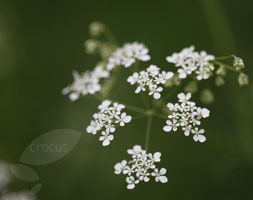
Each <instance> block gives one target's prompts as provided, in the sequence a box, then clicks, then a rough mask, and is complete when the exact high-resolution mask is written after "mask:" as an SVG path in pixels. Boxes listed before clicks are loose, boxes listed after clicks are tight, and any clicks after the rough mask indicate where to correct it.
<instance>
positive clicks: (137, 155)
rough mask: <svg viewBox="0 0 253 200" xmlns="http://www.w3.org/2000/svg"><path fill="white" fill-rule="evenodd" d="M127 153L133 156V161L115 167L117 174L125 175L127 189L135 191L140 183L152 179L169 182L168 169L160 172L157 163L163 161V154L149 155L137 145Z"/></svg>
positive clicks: (122, 162)
mask: <svg viewBox="0 0 253 200" xmlns="http://www.w3.org/2000/svg"><path fill="white" fill-rule="evenodd" d="M127 153H128V154H129V155H131V157H132V160H129V161H126V160H123V161H121V162H120V163H117V164H115V165H114V169H115V171H114V173H115V174H125V175H126V176H127V177H126V182H127V189H134V188H135V186H136V185H137V184H138V183H140V182H142V181H143V182H149V180H150V178H151V177H154V178H155V181H156V182H161V183H166V182H167V181H168V179H167V177H166V176H165V174H166V169H165V168H161V169H160V170H159V169H158V168H157V167H156V163H159V162H160V161H161V153H160V152H156V153H154V154H152V153H147V152H146V151H145V150H143V149H142V148H141V146H140V145H135V146H134V147H133V149H128V150H127Z"/></svg>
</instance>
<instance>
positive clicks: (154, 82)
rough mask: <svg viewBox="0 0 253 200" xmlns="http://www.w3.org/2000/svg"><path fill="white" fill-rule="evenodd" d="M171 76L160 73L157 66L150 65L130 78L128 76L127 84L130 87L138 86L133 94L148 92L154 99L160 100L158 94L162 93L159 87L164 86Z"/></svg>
mask: <svg viewBox="0 0 253 200" xmlns="http://www.w3.org/2000/svg"><path fill="white" fill-rule="evenodd" d="M173 75H174V73H173V72H166V71H160V68H158V67H157V66H155V65H150V66H149V67H148V68H147V69H146V70H143V71H141V72H139V73H137V72H135V73H134V74H133V75H132V76H129V77H128V79H127V82H129V83H130V84H131V85H134V84H137V85H138V87H137V89H136V90H135V93H140V92H141V91H146V90H149V93H148V94H149V95H153V97H154V98H155V99H160V97H161V94H160V93H161V92H162V91H163V88H162V87H161V86H160V85H162V84H165V83H166V82H167V81H168V80H169V79H171V78H172V77H173Z"/></svg>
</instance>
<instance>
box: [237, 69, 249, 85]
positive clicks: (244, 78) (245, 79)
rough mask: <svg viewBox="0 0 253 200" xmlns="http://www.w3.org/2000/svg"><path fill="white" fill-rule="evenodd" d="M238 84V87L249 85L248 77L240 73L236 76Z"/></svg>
mask: <svg viewBox="0 0 253 200" xmlns="http://www.w3.org/2000/svg"><path fill="white" fill-rule="evenodd" d="M238 83H239V85H240V86H244V85H248V84H249V77H248V75H247V74H244V73H242V72H241V73H240V74H239V76H238Z"/></svg>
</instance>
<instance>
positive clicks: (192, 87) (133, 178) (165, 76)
mask: <svg viewBox="0 0 253 200" xmlns="http://www.w3.org/2000/svg"><path fill="white" fill-rule="evenodd" d="M109 32H110V31H109ZM106 33H107V34H108V29H107V27H106V26H105V25H103V24H101V23H98V22H96V23H93V24H91V26H90V35H91V37H92V38H91V39H89V40H88V41H86V42H85V48H86V52H88V53H90V54H95V53H98V54H99V55H100V56H101V58H102V60H101V62H100V63H101V66H100V65H99V67H96V68H95V69H94V70H93V71H87V72H85V73H83V74H78V73H76V72H74V82H73V83H72V84H71V85H70V86H68V87H66V88H65V89H64V90H63V94H65V95H69V98H70V99H71V100H72V101H75V100H77V99H78V98H79V97H81V96H84V95H89V94H91V95H93V94H95V93H97V92H99V91H101V89H102V84H103V83H102V81H103V79H108V78H109V77H110V75H112V74H113V73H114V69H115V68H119V67H124V68H129V67H133V65H134V64H135V63H136V62H137V61H149V60H150V59H151V56H150V55H149V50H148V48H147V47H146V46H145V45H144V44H142V43H138V42H133V43H127V44H124V45H123V46H121V47H118V48H116V47H117V42H116V41H115V40H114V39H112V38H114V37H113V36H112V35H111V36H112V37H107V40H108V41H107V40H106V41H101V40H100V38H99V39H98V37H100V36H102V35H103V36H105V38H106ZM115 48H116V49H115ZM230 58H234V62H233V67H231V66H230V65H227V64H225V63H223V62H220V60H224V57H219V58H215V57H214V56H213V55H209V54H207V53H206V52H205V51H200V52H198V51H195V47H194V46H190V47H187V48H184V49H182V50H181V51H180V52H178V53H173V54H172V55H171V56H167V57H166V60H167V61H168V62H169V63H173V64H174V65H175V67H176V69H177V70H176V72H174V73H173V72H170V71H167V70H166V71H162V70H161V69H160V68H159V67H157V66H155V65H150V66H149V67H147V68H146V69H142V70H141V71H138V69H137V68H134V69H133V71H135V72H134V73H133V74H132V75H131V76H129V77H128V79H127V82H129V83H130V84H131V85H136V86H137V88H136V90H135V93H140V92H143V91H147V92H148V94H149V95H150V96H153V98H154V99H160V98H161V92H162V91H163V90H164V88H165V87H172V86H173V87H177V86H180V84H181V83H183V82H186V81H184V80H185V79H187V78H188V79H189V80H190V81H189V83H188V84H187V85H186V86H185V87H184V90H185V92H190V93H179V94H178V95H177V97H178V102H177V103H175V104H173V103H168V104H167V107H168V110H167V112H168V113H169V115H168V119H167V121H166V125H165V126H164V127H163V130H164V131H165V132H172V131H178V129H181V130H182V131H183V132H184V135H186V136H189V135H192V136H193V140H194V141H196V142H200V143H203V142H205V141H206V137H205V136H204V132H205V131H204V129H202V128H200V125H201V122H202V119H203V118H207V117H209V114H210V111H209V110H208V109H207V108H201V107H198V106H197V105H196V103H195V102H193V101H190V99H191V93H194V92H196V91H197V90H198V87H197V83H198V82H200V81H201V80H206V79H209V78H210V77H211V76H212V75H215V76H216V80H215V82H216V85H217V86H221V85H223V84H224V83H225V82H224V79H223V78H224V77H225V76H226V70H227V69H229V70H232V71H234V72H236V73H238V83H239V85H241V86H243V85H247V84H248V83H249V80H248V76H247V75H246V74H245V73H243V72H242V69H243V68H244V62H243V60H242V59H241V58H238V57H236V56H233V55H230V56H225V59H230ZM113 80H115V79H112V81H113ZM107 83H108V84H109V85H110V83H111V82H110V81H108V82H107ZM108 84H106V85H107V86H108ZM105 88H106V87H105ZM106 89H107V88H106ZM105 91H107V90H105ZM203 99H204V100H203ZM213 99H214V98H213V95H212V93H211V91H210V90H206V88H205V90H203V91H202V95H201V100H202V102H203V103H204V102H206V103H210V102H212V101H213ZM160 102H162V101H160ZM158 103H159V102H158ZM162 103H163V102H162ZM164 103H166V102H164ZM161 106H162V105H161ZM131 107H132V108H130V107H129V109H132V110H133V111H136V112H139V113H141V114H143V115H147V116H148V117H149V120H148V124H147V125H148V126H147V134H146V139H149V138H148V136H149V134H148V133H149V130H150V129H149V127H150V126H149V124H151V122H150V119H152V118H151V114H152V115H154V116H155V115H156V116H157V117H158V116H159V117H162V118H164V116H163V115H162V114H160V113H157V112H156V111H158V109H159V108H161V107H159V106H158V107H155V106H154V107H153V109H154V110H155V112H154V113H153V111H154V110H147V111H145V110H142V109H139V108H136V107H134V106H131ZM124 108H125V105H123V104H121V103H117V102H111V101H109V100H104V101H103V102H102V103H101V104H100V105H99V106H98V109H99V111H98V112H97V113H95V114H94V115H93V119H92V120H91V122H90V124H89V125H88V126H87V128H86V130H87V132H88V133H91V134H94V135H95V134H97V132H100V133H101V136H100V137H99V140H100V141H101V142H102V145H103V146H108V145H109V144H110V142H111V141H112V140H113V139H114V135H113V133H114V132H115V130H116V128H117V127H119V126H124V125H125V124H126V123H129V122H130V121H131V120H132V117H131V116H130V115H128V114H127V113H126V112H124V111H123V110H124ZM149 109H150V108H149ZM140 110H141V111H140ZM149 111H151V112H149ZM150 113H151V114H150ZM165 118H167V117H165ZM151 121H152V120H151ZM149 122H150V123H149ZM146 141H148V140H146ZM146 146H148V142H147V143H146ZM127 152H128V154H130V155H131V157H132V159H131V160H129V161H126V160H123V161H122V162H120V163H117V164H116V165H115V173H116V174H125V175H126V176H127V177H126V182H127V188H128V189H133V188H134V187H135V185H136V184H138V183H139V182H141V181H144V182H148V181H149V180H150V177H155V180H156V181H157V182H162V183H166V182H167V177H166V176H165V173H166V169H165V168H162V169H160V170H159V169H158V168H157V167H156V164H157V163H158V162H160V157H161V153H159V152H156V153H154V154H152V153H148V152H146V151H145V150H143V149H142V148H141V146H139V145H136V146H134V147H133V149H129V150H128V151H127Z"/></svg>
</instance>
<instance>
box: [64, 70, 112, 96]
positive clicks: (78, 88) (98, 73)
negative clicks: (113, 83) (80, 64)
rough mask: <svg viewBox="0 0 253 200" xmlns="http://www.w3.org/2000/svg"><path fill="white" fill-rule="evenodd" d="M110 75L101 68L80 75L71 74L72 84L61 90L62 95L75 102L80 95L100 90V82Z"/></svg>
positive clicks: (76, 73)
mask: <svg viewBox="0 0 253 200" xmlns="http://www.w3.org/2000/svg"><path fill="white" fill-rule="evenodd" d="M109 75H110V73H109V72H108V71H107V70H104V69H103V67H102V66H97V67H95V69H94V70H92V71H86V72H84V73H82V74H79V73H78V72H76V71H74V72H73V77H74V82H73V83H72V84H71V85H69V86H68V87H66V88H64V89H63V90H62V93H63V94H64V95H69V98H70V100H71V101H76V100H77V99H78V98H79V97H80V96H81V95H88V94H95V93H96V92H99V91H100V90H101V83H100V80H101V79H103V78H108V77H109Z"/></svg>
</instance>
